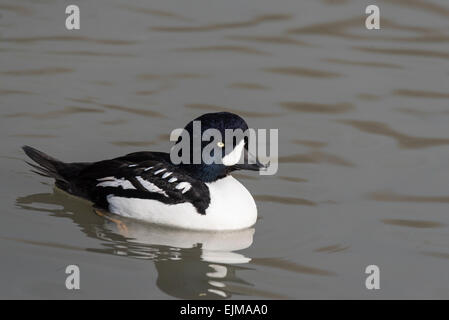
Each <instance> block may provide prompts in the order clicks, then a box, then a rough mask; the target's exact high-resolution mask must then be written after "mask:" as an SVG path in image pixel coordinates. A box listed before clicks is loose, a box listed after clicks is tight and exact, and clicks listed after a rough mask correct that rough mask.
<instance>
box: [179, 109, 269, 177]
mask: <svg viewBox="0 0 449 320" xmlns="http://www.w3.org/2000/svg"><path fill="white" fill-rule="evenodd" d="M211 129H213V130H211ZM248 133H249V131H248V125H247V124H246V122H245V120H243V119H242V118H241V117H240V116H238V115H236V114H234V113H230V112H215V113H206V114H203V115H202V116H200V117H198V118H196V119H194V120H192V121H191V122H189V123H188V124H187V125H186V126H185V128H184V131H183V133H182V134H181V135H180V136H179V137H178V140H177V141H176V144H175V146H174V149H172V152H173V151H175V152H179V151H181V150H182V152H186V149H185V148H184V149H181V148H180V146H181V145H183V146H184V147H185V146H187V145H189V146H190V148H188V149H187V152H188V155H183V156H184V157H183V159H184V160H188V161H183V162H182V163H181V164H180V166H181V167H182V168H183V169H184V170H186V171H187V172H188V173H189V174H190V175H192V176H193V177H195V178H197V179H200V180H201V181H203V182H212V181H216V180H218V179H221V178H223V177H225V176H227V175H228V174H229V173H231V172H232V171H235V170H252V171H259V170H264V169H266V167H267V165H263V164H261V163H260V162H259V160H258V159H257V157H254V156H253V155H252V154H251V153H250V152H249V151H248V147H249V139H251V135H249V134H248ZM184 139H188V140H187V141H186V140H184ZM253 142H254V141H253Z"/></svg>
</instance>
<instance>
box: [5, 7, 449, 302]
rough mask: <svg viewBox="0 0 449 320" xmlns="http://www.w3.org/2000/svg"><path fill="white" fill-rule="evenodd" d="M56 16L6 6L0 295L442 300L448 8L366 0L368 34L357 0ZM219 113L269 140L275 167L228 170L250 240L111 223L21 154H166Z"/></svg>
mask: <svg viewBox="0 0 449 320" xmlns="http://www.w3.org/2000/svg"><path fill="white" fill-rule="evenodd" d="M68 4H71V3H69V2H66V1H56V0H48V1H26V0H21V1H12V0H5V1H3V2H2V4H0V55H1V60H0V61H1V63H0V122H1V124H0V133H1V136H2V148H1V152H0V162H1V165H0V176H1V181H2V187H1V189H2V192H1V193H0V197H1V201H2V210H1V213H0V238H1V240H0V246H1V251H0V252H1V257H2V267H1V271H2V272H1V273H0V297H2V298H67V299H73V298H145V299H160V298H193V299H202V298H206V299H228V298H249V299H260V298H274V299H279V298H280V299H282V298H287V299H288V298H292V299H299V298H301V299H302V298H325V299H328V298H368V299H379V298H449V273H448V270H449V259H448V256H449V233H448V225H449V218H448V203H449V188H448V187H449V127H448V121H449V105H448V102H449V94H448V86H447V84H448V80H449V71H448V68H447V66H448V59H449V46H448V42H449V32H448V31H449V28H448V18H449V5H448V4H447V2H446V1H444V0H439V1H438V0H433V1H428V0H413V1H405V0H382V1H381V0H379V1H377V4H378V5H379V6H380V8H381V30H380V31H368V30H366V29H365V27H364V16H365V15H364V11H365V7H366V6H367V5H368V4H372V3H371V2H369V1H355V0H338V1H335V0H334V1H331V0H320V1H319V0H313V1H312V0H310V1H296V0H279V1H268V0H262V1H244V2H242V1H236V0H231V1H212V2H211V1H205V0H194V1H189V2H183V1H159V0H156V1H151V3H149V2H148V1H143V0H142V1H138V0H133V1H124V0H115V1H103V0H98V1H95V2H82V3H80V9H81V30H79V31H71V32H69V31H67V30H66V29H65V27H64V20H65V15H64V12H65V6H66V5H68ZM216 110H227V111H231V112H237V113H239V114H240V115H242V116H243V117H245V118H246V120H247V122H248V123H249V125H250V126H251V127H254V128H278V129H279V139H280V141H279V153H280V158H279V171H278V173H277V175H275V176H270V177H266V176H257V175H255V174H254V173H247V172H245V173H243V172H242V173H239V174H238V175H237V177H238V179H240V180H241V181H242V183H244V184H245V186H247V188H248V189H249V190H250V191H251V193H252V194H254V196H255V198H256V201H257V205H258V209H259V220H258V222H257V224H256V225H255V227H254V228H253V229H249V230H244V231H240V232H236V233H223V234H210V233H196V232H187V231H176V230H170V229H164V228H159V227H155V226H150V225H146V224H141V223H136V222H135V221H130V220H126V219H125V220H123V219H120V220H118V219H117V217H114V218H113V220H111V219H105V218H104V217H102V216H98V215H96V214H95V213H94V212H93V210H92V208H91V207H90V205H89V204H88V203H86V202H84V201H80V200H77V199H74V198H73V197H71V196H68V195H66V194H64V193H62V192H60V191H58V190H55V189H54V188H53V186H52V183H51V181H49V179H46V178H44V177H41V176H38V175H35V174H33V173H31V172H30V171H29V168H28V167H27V165H26V164H25V163H24V161H23V160H24V159H25V156H24V154H23V153H22V151H21V149H20V146H22V145H24V144H29V145H32V146H34V147H36V148H38V149H41V150H43V151H45V152H48V153H49V154H50V155H53V156H55V157H57V158H60V159H61V160H66V161H94V160H101V159H105V158H110V157H115V156H118V155H122V154H126V153H130V152H134V151H139V150H160V151H166V150H168V148H169V145H170V144H169V141H168V134H169V133H170V131H171V130H172V129H174V128H178V127H182V126H184V124H185V123H187V122H188V121H189V120H191V119H193V118H194V117H196V116H198V115H200V114H202V113H205V112H210V111H216ZM69 264H76V265H78V266H79V267H80V269H81V290H79V291H68V290H66V288H65V286H64V282H65V277H66V275H65V273H64V270H65V267H66V266H67V265H69ZM370 264H376V265H378V266H379V268H380V271H381V280H380V285H381V289H380V290H377V291H368V290H367V289H366V288H365V285H364V282H365V277H366V275H365V274H364V270H365V268H366V266H368V265H370Z"/></svg>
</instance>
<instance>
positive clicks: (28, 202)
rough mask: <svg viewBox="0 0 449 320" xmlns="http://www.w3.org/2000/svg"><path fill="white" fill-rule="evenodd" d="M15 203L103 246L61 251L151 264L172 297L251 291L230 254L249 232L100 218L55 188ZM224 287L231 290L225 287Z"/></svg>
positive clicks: (247, 242)
mask: <svg viewBox="0 0 449 320" xmlns="http://www.w3.org/2000/svg"><path fill="white" fill-rule="evenodd" d="M17 205H18V206H19V207H20V208H22V209H26V210H31V211H41V212H46V213H51V214H52V215H53V216H56V217H62V218H70V219H71V220H73V222H74V223H76V224H77V225H78V226H79V227H80V229H81V230H82V231H83V232H84V233H85V234H86V235H87V236H88V237H91V238H94V239H99V240H102V241H103V243H102V244H103V247H102V248H78V247H73V248H72V247H70V248H66V249H71V250H86V251H92V252H98V253H104V254H113V255H121V256H129V257H133V258H139V259H149V260H152V261H153V262H154V264H155V267H156V269H157V271H158V279H157V286H158V287H159V288H160V289H161V290H162V291H163V292H165V293H167V294H169V295H171V296H173V297H177V298H190V299H192V298H195V299H203V298H204V299H221V298H229V297H231V296H232V295H233V294H244V292H247V293H248V294H251V290H252V288H251V287H249V288H245V286H247V285H249V283H247V282H245V281H244V280H242V279H240V278H238V276H237V272H238V271H239V270H246V269H248V268H245V267H242V266H239V264H246V263H248V262H250V261H251V259H250V258H248V257H246V256H244V255H242V254H240V253H237V252H234V251H238V250H242V249H245V248H248V247H249V246H251V244H252V242H253V235H254V229H246V230H241V231H236V232H220V233H210V232H195V231H188V230H176V229H169V228H163V227H159V226H154V225H149V224H144V223H139V222H136V221H133V220H130V219H125V218H123V219H122V218H121V217H118V216H116V215H114V216H112V215H107V216H106V219H104V218H103V217H99V216H97V215H95V214H93V212H92V209H91V205H90V203H88V202H87V201H84V200H78V199H74V198H73V197H72V196H69V195H67V194H65V193H63V192H61V191H59V190H58V189H54V192H53V193H40V194H32V195H29V196H24V197H19V198H17ZM102 214H103V213H102ZM16 240H17V239H16ZM18 241H22V240H18ZM22 242H23V241H22ZM32 244H35V245H45V246H55V245H56V244H49V243H32ZM228 284H230V285H233V286H235V288H234V289H230V288H229V287H228ZM239 288H240V290H239ZM259 293H260V292H259ZM252 294H254V293H252ZM261 294H262V293H261ZM265 295H269V293H267V292H265Z"/></svg>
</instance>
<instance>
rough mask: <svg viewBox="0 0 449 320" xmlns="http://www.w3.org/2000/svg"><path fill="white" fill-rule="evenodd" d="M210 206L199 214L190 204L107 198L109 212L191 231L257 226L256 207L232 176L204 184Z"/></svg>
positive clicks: (115, 197) (247, 192) (248, 194)
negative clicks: (208, 194)
mask: <svg viewBox="0 0 449 320" xmlns="http://www.w3.org/2000/svg"><path fill="white" fill-rule="evenodd" d="M206 185H207V186H208V188H209V192H210V198H211V203H210V205H209V207H208V208H207V210H206V214H205V215H200V214H199V213H198V212H197V211H196V209H195V207H194V206H193V205H192V204H190V203H180V204H174V205H168V204H165V203H162V202H160V201H157V200H150V199H136V198H124V197H117V196H114V195H110V196H108V202H109V211H111V212H112V213H115V214H119V215H122V216H126V217H130V218H135V219H140V220H144V221H147V222H150V223H156V224H161V225H166V226H172V227H177V228H183V229H194V230H214V231H219V230H239V229H245V228H249V227H251V226H252V225H254V224H255V223H256V219H257V207H256V203H255V202H254V199H253V197H252V196H251V194H250V193H249V191H248V190H247V189H246V188H245V187H244V186H243V185H242V184H241V183H240V182H239V181H237V180H236V179H234V178H233V177H232V176H227V177H225V178H223V179H220V180H218V181H215V182H212V183H207V184H206Z"/></svg>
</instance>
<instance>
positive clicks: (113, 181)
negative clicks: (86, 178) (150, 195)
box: [97, 177, 136, 189]
mask: <svg viewBox="0 0 449 320" xmlns="http://www.w3.org/2000/svg"><path fill="white" fill-rule="evenodd" d="M97 181H101V182H100V183H99V184H97V187H122V188H123V189H136V188H135V187H134V186H133V185H132V183H131V182H129V181H128V180H125V179H124V178H121V179H117V178H114V177H104V178H100V179H97Z"/></svg>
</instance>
